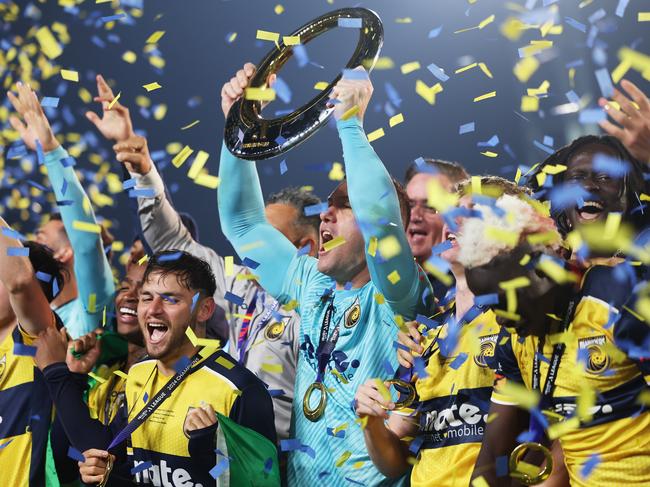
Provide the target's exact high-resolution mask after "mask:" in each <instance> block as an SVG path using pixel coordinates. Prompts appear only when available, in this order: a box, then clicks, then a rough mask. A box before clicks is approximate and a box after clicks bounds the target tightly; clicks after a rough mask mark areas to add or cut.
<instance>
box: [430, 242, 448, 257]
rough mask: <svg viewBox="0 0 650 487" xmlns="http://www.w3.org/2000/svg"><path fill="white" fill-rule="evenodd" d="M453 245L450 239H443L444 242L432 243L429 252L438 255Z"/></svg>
mask: <svg viewBox="0 0 650 487" xmlns="http://www.w3.org/2000/svg"><path fill="white" fill-rule="evenodd" d="M453 246H454V244H452V243H451V241H450V240H445V241H444V242H442V243H439V244H438V245H434V246H433V247H431V253H432V254H433V255H440V254H442V253H443V252H444V251H445V250H449V249H450V248H452V247H453Z"/></svg>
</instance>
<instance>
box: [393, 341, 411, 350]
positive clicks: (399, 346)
mask: <svg viewBox="0 0 650 487" xmlns="http://www.w3.org/2000/svg"><path fill="white" fill-rule="evenodd" d="M393 348H395V349H400V350H404V351H405V352H410V351H411V349H410V348H409V347H407V346H406V345H402V344H401V343H400V342H397V341H395V340H393Z"/></svg>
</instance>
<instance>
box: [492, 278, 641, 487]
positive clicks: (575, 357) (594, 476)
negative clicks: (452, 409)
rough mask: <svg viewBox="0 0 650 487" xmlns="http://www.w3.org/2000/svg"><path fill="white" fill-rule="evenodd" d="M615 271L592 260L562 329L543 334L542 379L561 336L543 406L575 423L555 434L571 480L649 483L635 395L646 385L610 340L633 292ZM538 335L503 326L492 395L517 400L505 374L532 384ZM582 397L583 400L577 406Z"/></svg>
mask: <svg viewBox="0 0 650 487" xmlns="http://www.w3.org/2000/svg"><path fill="white" fill-rule="evenodd" d="M616 272H617V271H616V268H611V267H601V266H597V267H594V268H591V269H590V270H589V272H588V273H587V274H586V276H585V277H584V279H583V284H582V289H581V291H580V293H579V294H578V295H577V297H576V303H577V306H576V309H575V314H574V317H573V320H572V321H571V325H570V327H569V330H568V332H566V333H565V334H564V335H563V336H559V337H558V336H557V335H556V336H553V335H547V336H546V337H544V346H543V355H544V357H540V369H541V370H540V372H541V377H540V383H541V384H544V383H545V381H546V376H547V373H548V368H549V358H550V357H551V356H552V354H553V346H554V345H553V342H556V341H557V340H562V341H564V342H565V343H566V349H565V352H564V354H563V355H562V359H561V361H560V367H559V370H558V375H557V379H556V382H555V389H554V391H553V397H552V398H551V400H550V407H549V408H547V409H550V410H551V411H552V412H554V413H557V414H558V415H560V416H561V417H564V420H569V419H570V418H576V419H573V420H572V421H573V423H575V427H574V428H567V430H566V431H565V432H564V434H562V436H560V442H561V444H562V449H563V451H564V458H565V463H566V465H567V470H568V472H569V476H570V478H571V484H572V485H579V486H582V485H584V486H587V485H650V412H648V410H647V407H646V406H645V405H644V404H643V403H642V402H640V401H639V395H640V394H642V393H644V394H647V392H648V386H647V384H646V382H645V380H644V377H643V374H642V373H641V371H640V369H639V367H638V364H637V363H635V361H633V360H631V359H630V358H629V356H628V355H627V354H625V353H623V352H622V351H621V349H620V348H619V347H617V346H616V344H615V334H616V326H618V325H617V324H616V322H617V318H618V315H619V312H620V309H619V308H622V306H623V303H625V301H626V300H627V299H628V297H629V294H630V292H631V288H630V286H627V285H625V284H624V283H620V282H619V280H617V278H616ZM539 341H540V339H539V338H538V337H530V336H529V337H522V336H518V335H517V334H510V333H508V332H506V331H505V329H504V330H503V331H502V334H501V335H500V337H499V342H498V346H497V352H496V357H495V362H496V371H497V381H496V386H495V390H494V393H493V395H492V401H493V402H495V403H498V404H505V405H516V404H517V403H518V402H519V401H518V399H517V397H514V396H513V395H512V393H511V392H509V390H508V389H507V383H508V382H509V381H511V382H515V383H518V384H523V385H525V386H526V387H527V388H528V389H531V388H532V379H533V358H534V356H535V354H536V353H537V352H538V346H539ZM504 388H505V389H506V390H504ZM581 404H584V405H585V406H584V408H582V407H580V409H578V407H579V405H581ZM578 414H579V415H580V416H578ZM578 419H580V421H579V422H578V421H577V420H578ZM569 424H570V423H569ZM593 455H598V457H596V458H598V459H599V462H598V463H597V465H596V467H595V468H594V469H593V470H591V472H590V474H589V476H588V477H586V478H585V477H584V476H583V475H582V472H581V470H582V468H583V466H584V465H585V463H586V462H587V461H589V460H590V459H592V461H593V458H594V457H592V456H593Z"/></svg>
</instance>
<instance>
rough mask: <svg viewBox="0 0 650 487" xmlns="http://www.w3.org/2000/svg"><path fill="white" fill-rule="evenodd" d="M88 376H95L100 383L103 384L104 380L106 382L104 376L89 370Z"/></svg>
mask: <svg viewBox="0 0 650 487" xmlns="http://www.w3.org/2000/svg"><path fill="white" fill-rule="evenodd" d="M88 377H91V378H93V379H94V380H96V381H97V382H99V383H100V384H103V383H104V382H106V379H104V378H103V377H100V376H98V375H97V374H93V373H92V372H88Z"/></svg>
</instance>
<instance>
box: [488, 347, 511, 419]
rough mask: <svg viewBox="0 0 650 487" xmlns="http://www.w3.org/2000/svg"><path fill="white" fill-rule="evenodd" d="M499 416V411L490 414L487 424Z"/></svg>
mask: <svg viewBox="0 0 650 487" xmlns="http://www.w3.org/2000/svg"><path fill="white" fill-rule="evenodd" d="M504 338H508V337H504ZM498 417H499V413H490V414H488V417H487V419H486V420H485V422H486V423H487V424H490V423H491V422H492V421H494V420H495V419H497V418H498Z"/></svg>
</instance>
